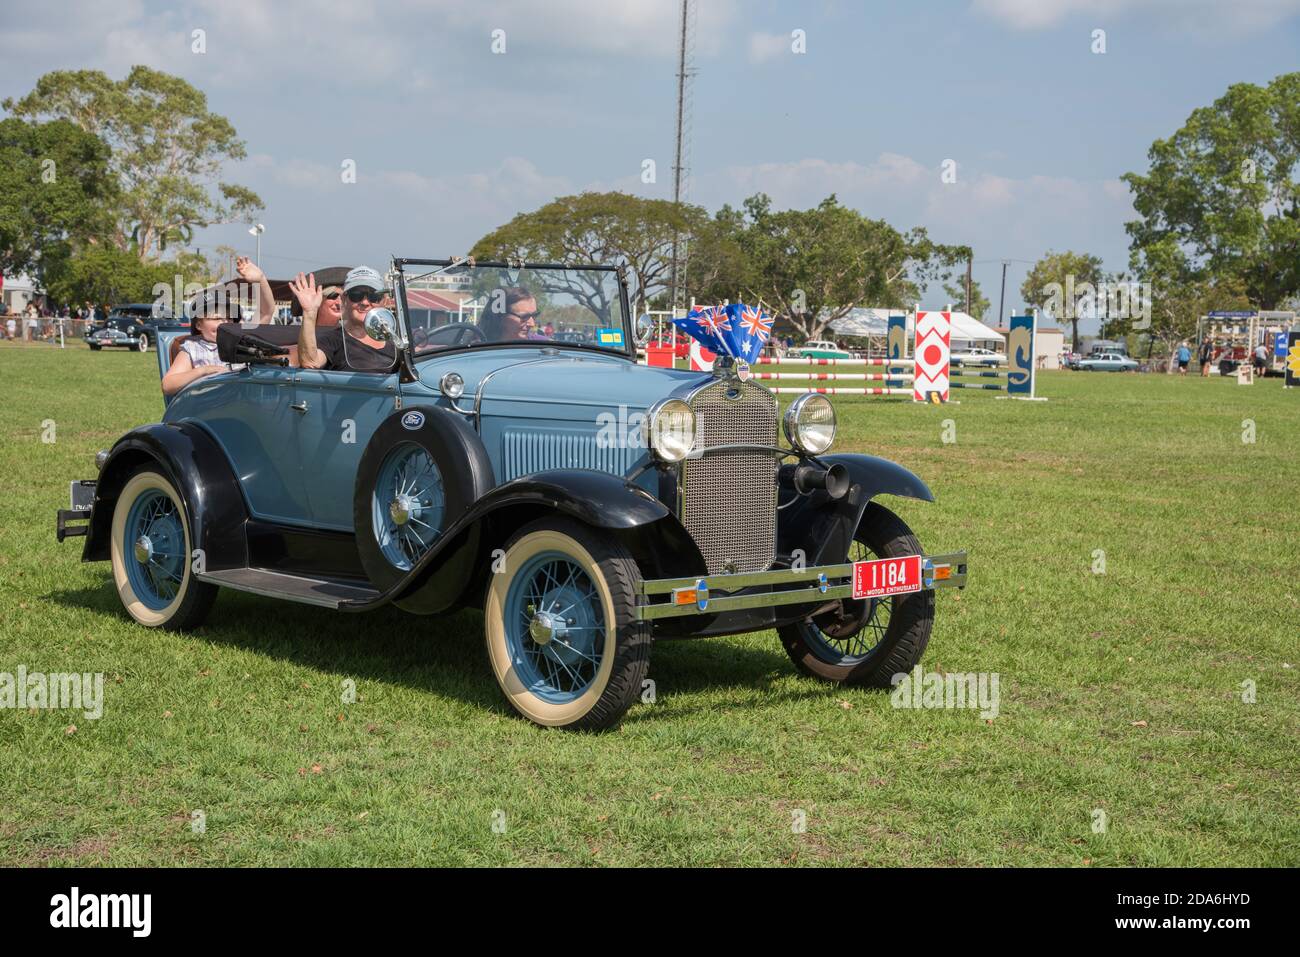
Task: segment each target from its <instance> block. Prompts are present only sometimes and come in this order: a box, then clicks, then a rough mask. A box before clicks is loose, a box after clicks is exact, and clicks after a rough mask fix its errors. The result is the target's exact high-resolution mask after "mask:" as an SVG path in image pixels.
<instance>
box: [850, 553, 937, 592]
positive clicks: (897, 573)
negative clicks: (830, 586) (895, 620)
mask: <svg viewBox="0 0 1300 957" xmlns="http://www.w3.org/2000/svg"><path fill="white" fill-rule="evenodd" d="M920 590H921V556H920V555H908V556H907V557H906V558H880V559H877V560H875V561H871V562H854V563H853V597H854V598H879V597H880V596H881V595H904V594H906V593H907V592H912V591H920Z"/></svg>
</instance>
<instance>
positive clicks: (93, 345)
mask: <svg viewBox="0 0 1300 957" xmlns="http://www.w3.org/2000/svg"><path fill="white" fill-rule="evenodd" d="M86 345H88V346H90V351H91V352H98V351H99V350H100V349H102V348H104V347H103V346H101V345H98V344H97V343H94V342H88V343H86Z"/></svg>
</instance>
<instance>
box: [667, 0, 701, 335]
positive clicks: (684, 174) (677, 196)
mask: <svg viewBox="0 0 1300 957" xmlns="http://www.w3.org/2000/svg"><path fill="white" fill-rule="evenodd" d="M680 26H681V29H680V31H679V33H680V40H679V44H678V49H677V152H676V159H675V160H674V162H673V204H674V205H676V206H681V204H682V202H683V200H685V199H686V196H687V194H689V193H690V160H691V156H690V154H691V146H690V141H691V79H692V77H694V76H695V56H694V47H695V7H694V5H693V4H692V3H691V0H682V16H681V24H680ZM688 250H689V243H688V240H686V239H684V238H683V237H681V236H680V235H675V236H674V237H673V268H672V303H671V305H672V308H673V309H674V311H675V310H676V309H677V308H678V307H679V306H684V305H685V298H686V260H687V254H688Z"/></svg>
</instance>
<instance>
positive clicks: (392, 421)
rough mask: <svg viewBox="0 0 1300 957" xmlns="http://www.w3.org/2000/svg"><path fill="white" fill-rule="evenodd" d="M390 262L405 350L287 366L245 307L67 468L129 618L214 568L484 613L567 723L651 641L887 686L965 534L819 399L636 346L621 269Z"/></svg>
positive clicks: (301, 587)
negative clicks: (909, 520) (158, 400)
mask: <svg viewBox="0 0 1300 957" xmlns="http://www.w3.org/2000/svg"><path fill="white" fill-rule="evenodd" d="M388 280H389V282H390V283H391V284H392V292H393V296H394V303H395V310H393V311H390V310H388V309H382V308H374V309H371V310H370V312H369V314H368V315H367V317H366V319H365V326H366V329H367V331H368V332H369V334H370V335H371V336H372V337H373V338H375V339H381V340H387V341H389V342H391V343H392V344H393V346H394V349H393V367H392V368H391V370H389V371H387V372H374V373H363V372H343V371H323V370H311V369H302V368H295V367H293V366H292V365H289V364H288V362H287V356H286V353H287V351H288V350H287V349H286V346H288V345H289V344H290V343H291V342H293V341H295V337H296V335H297V332H296V327H288V328H276V327H267V326H261V327H254V328H247V327H243V328H241V327H239V326H237V325H234V324H231V325H229V326H226V327H223V328H222V330H221V334H220V335H219V337H218V341H219V349H220V352H221V355H222V357H223V358H225V359H226V360H227V361H230V362H232V363H239V365H236V366H235V368H234V371H231V372H230V373H228V374H224V375H214V376H209V377H206V378H203V379H200V380H198V381H196V382H194V383H192V384H191V385H189V386H188V387H186V388H185V389H183V390H182V391H181V392H180V393H178V394H177V395H176V396H175V397H174V398H173V399H172V400H171V401H170V402H169V403H168V404H167V406H166V410H165V412H164V414H163V418H162V421H161V422H160V423H157V424H154V425H146V426H142V427H140V428H137V429H134V430H132V431H131V432H128V433H127V434H126V435H124V436H122V438H120V439H119V440H118V441H117V443H116V444H115V445H114V446H113V447H112V448H111V449H109V450H107V451H105V452H101V453H100V454H99V456H98V458H97V465H98V467H99V474H98V478H97V479H95V480H89V481H77V482H73V483H72V487H73V495H72V497H73V503H72V504H73V507H72V508H70V509H66V510H60V512H59V514H58V536H59V539H60V540H62V539H63V538H64V537H66V536H70V535H84V536H85V539H86V540H85V547H84V551H83V553H82V560H83V561H109V562H111V565H112V575H113V582H114V584H115V586H116V588H117V591H118V594H119V595H120V597H121V600H122V603H123V605H124V606H125V608H126V610H127V612H128V614H130V615H131V616H132V617H133V618H134V619H135V620H136V621H138V622H140V623H141V624H144V625H148V626H157V627H167V628H173V629H185V628H191V627H194V626H196V625H198V624H199V623H200V622H202V621H203V619H204V617H205V616H206V615H207V614H208V612H209V610H210V609H211V607H212V603H213V600H214V598H215V597H216V593H217V589H218V588H222V587H224V588H232V589H237V590H240V591H246V592H253V593H255V594H259V595H265V596H269V597H274V598H281V599H286V600H289V601H296V602H306V603H310V604H315V605H324V606H326V607H329V608H333V609H337V610H338V611H340V612H365V611H369V610H371V609H375V608H379V607H381V606H384V605H387V604H390V603H391V604H395V605H397V606H398V607H399V608H402V609H405V610H406V611H409V612H412V613H414V614H419V615H436V614H439V613H442V612H446V611H448V610H450V609H454V608H458V607H462V606H467V605H471V606H477V607H481V608H482V609H483V622H484V634H485V640H486V645H487V652H488V658H489V660H490V662H491V666H492V669H493V671H494V673H495V676H496V679H497V681H498V682H499V684H500V686H501V689H502V691H503V692H504V693H505V695H506V697H507V699H508V700H509V702H510V704H511V705H512V706H513V707H514V708H515V709H517V710H518V711H519V712H520V713H521V714H523V715H525V716H526V717H528V718H529V719H531V720H532V721H535V722H537V723H538V724H542V725H549V726H560V727H570V728H600V727H606V726H609V725H611V724H614V723H615V722H617V721H618V720H619V718H620V717H621V716H622V715H623V713H624V712H625V711H626V710H627V709H628V707H629V706H630V705H631V704H632V703H633V702H634V701H636V700H637V699H638V698H639V697H641V695H642V694H643V691H644V682H645V679H646V673H647V668H648V665H649V654H650V647H651V644H652V642H653V641H654V640H655V639H666V638H687V637H701V636H713V635H727V634H736V633H742V632H750V631H757V630H766V629H775V630H776V631H777V633H778V634H779V635H780V638H781V641H782V643H783V644H784V646H785V648H786V651H787V652H788V653H789V655H790V657H791V659H792V660H793V661H794V664H795V666H796V667H797V668H798V669H799V670H800V671H801V672H803V673H805V674H808V675H812V676H816V677H818V678H822V679H824V680H828V681H832V682H843V683H846V684H861V685H870V686H878V687H888V686H889V685H890V682H891V678H892V677H893V676H894V675H895V674H896V673H899V672H906V671H908V670H909V669H911V668H912V666H913V665H915V664H916V662H918V661H919V660H920V658H921V655H922V653H923V651H924V649H925V646H926V643H927V642H928V640H929V637H930V631H931V626H932V623H933V619H934V601H935V596H934V589H937V588H943V587H961V586H962V585H964V584H965V580H966V557H965V553H964V552H957V553H952V554H945V555H932V556H925V555H924V553H923V551H922V549H921V546H920V543H919V542H918V541H917V540H916V537H915V536H914V535H913V534H912V533H911V531H910V530H909V529H908V527H907V526H906V525H905V524H904V523H903V522H902V521H901V520H900V519H899V518H898V517H897V516H896V515H894V514H893V513H892V512H890V511H889V510H888V509H886V508H885V507H884V506H882V505H880V504H879V503H878V502H876V501H875V499H876V498H877V497H878V496H880V495H883V494H889V495H898V496H904V497H908V498H914V499H923V500H926V501H930V500H932V498H933V496H932V495H931V493H930V490H929V489H928V488H927V487H926V485H925V483H923V482H922V481H921V480H920V479H919V478H917V477H916V476H915V475H913V474H912V473H911V472H909V471H907V470H906V469H904V468H901V467H900V466H898V465H895V464H894V463H892V462H888V461H885V460H884V459H880V458H874V457H872V456H868V455H852V454H828V451H829V449H830V446H831V444H832V441H833V439H834V434H835V413H834V410H833V407H832V406H831V404H830V402H829V401H828V400H827V399H826V398H825V397H824V396H820V395H806V396H800V397H799V399H797V400H796V401H795V402H793V403H792V404H791V405H790V407H789V408H788V409H787V410H786V412H785V414H784V416H783V417H782V416H778V409H777V399H776V396H775V395H773V393H772V392H770V391H769V390H767V389H765V388H763V387H762V386H760V385H759V384H757V383H756V382H753V381H750V380H749V378H748V375H747V370H745V369H744V368H743V367H741V366H738V365H736V364H725V363H722V364H720V368H719V369H718V370H716V371H715V372H714V373H712V374H707V373H692V372H685V371H676V370H671V369H660V368H650V367H647V366H643V365H638V364H637V362H636V343H637V341H640V340H641V339H643V338H644V336H645V334H646V332H647V331H648V330H647V329H646V327H645V320H642V321H641V322H635V323H634V322H633V321H632V320H631V317H630V315H629V308H628V291H627V286H626V283H625V282H624V277H623V275H622V273H621V272H620V270H618V269H616V268H597V267H582V268H574V267H565V266H553V265H540V264H525V263H520V262H508V263H483V262H479V263H475V262H474V261H473V260H472V259H451V260H415V259H397V260H394V261H393V265H392V269H391V271H390V272H389V275H388ZM521 295H523V296H526V297H528V298H527V299H526V300H523V301H522V302H523V306H524V307H525V308H524V314H525V316H526V319H527V320H531V321H530V322H527V324H526V325H525V326H523V327H521V328H523V329H525V330H531V331H530V332H516V333H515V335H514V337H513V338H506V337H505V336H503V335H502V334H501V333H500V331H499V330H501V329H502V328H505V327H506V326H509V328H510V330H512V331H513V330H515V329H516V327H517V326H518V323H516V324H514V325H511V324H503V323H502V322H500V321H494V317H496V318H498V319H499V314H500V313H501V311H502V309H503V308H504V307H503V304H504V303H509V302H515V303H519V302H520V301H521V300H520V299H519V297H520V296H521ZM529 300H531V301H529ZM512 311H513V312H516V313H517V312H518V311H519V310H518V309H515V310H512ZM170 340H171V337H170V336H169V337H167V338H165V339H163V340H161V341H160V343H159V345H160V348H159V350H158V355H159V364H160V366H161V367H162V368H163V370H165V369H166V366H167V362H168V358H169V346H170ZM345 341H346V339H345ZM782 431H783V432H784V436H785V439H786V443H785V444H783V443H782V442H781V441H780V438H779V433H780V432H782ZM303 640H304V641H307V640H310V637H309V636H306V635H304V636H303Z"/></svg>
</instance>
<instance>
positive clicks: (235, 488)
mask: <svg viewBox="0 0 1300 957" xmlns="http://www.w3.org/2000/svg"><path fill="white" fill-rule="evenodd" d="M146 465H148V466H154V467H156V468H158V470H159V471H161V472H162V474H163V475H165V476H166V477H167V478H168V479H169V480H170V481H171V483H172V485H174V486H175V487H176V490H177V491H178V492H179V493H180V496H181V498H182V499H183V500H184V504H185V512H186V514H187V515H188V517H189V521H190V535H191V536H192V539H193V543H192V547H194V548H202V549H203V551H204V562H205V564H206V566H207V568H208V569H209V570H211V571H218V570H221V569H225V568H243V567H244V566H246V565H247V564H248V546H247V543H246V541H245V537H244V524H245V522H247V520H248V510H247V507H246V506H245V503H244V498H243V495H242V494H241V493H240V490H239V482H238V480H237V479H236V478H235V473H234V470H233V469H232V468H231V467H230V462H229V461H228V460H227V459H226V455H225V453H224V452H222V451H221V448H220V446H218V445H217V443H216V441H215V440H214V439H213V438H212V437H211V436H210V435H208V433H207V432H205V431H203V429H201V428H199V427H198V426H196V425H194V424H192V423H187V422H177V423H168V424H163V423H155V424H154V425H145V426H141V427H140V428H138V429H134V430H132V431H130V432H128V433H127V434H126V435H124V436H122V437H121V438H120V439H118V440H117V442H116V443H115V444H114V445H113V447H112V449H110V450H109V454H108V459H107V460H106V461H105V463H104V467H103V468H102V469H100V472H99V478H98V480H97V483H96V485H95V504H94V508H93V510H92V512H91V518H90V523H89V527H88V528H87V530H86V544H85V547H84V548H83V550H82V553H81V560H82V561H83V562H101V561H107V560H108V558H109V548H110V544H111V538H112V528H113V509H114V507H115V506H116V504H117V497H118V495H119V494H121V491H122V487H123V486H124V485H125V484H126V481H127V479H128V478H130V477H131V474H132V473H133V472H135V471H136V470H137V469H139V468H140V467H141V466H146Z"/></svg>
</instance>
